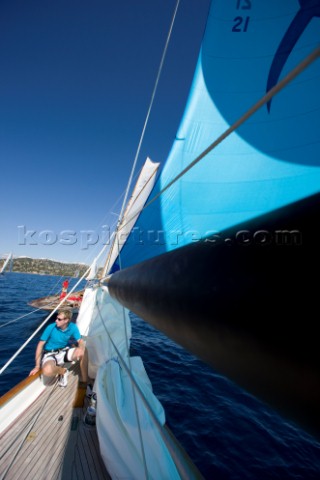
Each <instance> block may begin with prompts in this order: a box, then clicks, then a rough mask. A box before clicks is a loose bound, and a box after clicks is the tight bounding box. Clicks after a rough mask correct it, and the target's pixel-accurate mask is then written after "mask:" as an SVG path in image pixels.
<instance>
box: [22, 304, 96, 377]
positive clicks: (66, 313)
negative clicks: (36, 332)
mask: <svg viewBox="0 0 320 480" xmlns="http://www.w3.org/2000/svg"><path fill="white" fill-rule="evenodd" d="M71 317H72V313H71V311H70V310H59V312H58V315H57V318H56V322H55V323H52V324H51V325H48V326H47V328H46V329H45V330H44V332H43V333H42V335H41V337H40V341H39V343H38V345H37V348H36V357H35V358H36V365H35V367H34V368H33V369H32V370H31V372H30V375H34V374H35V373H37V372H38V371H39V370H40V367H41V366H42V371H43V375H45V376H46V377H55V376H56V375H59V385H60V386H61V387H66V386H67V376H68V373H69V372H68V370H67V369H66V368H65V367H64V366H63V365H64V362H72V361H76V360H80V371H81V377H82V381H83V382H85V383H86V382H87V381H88V356H87V351H86V348H85V343H84V341H83V340H82V339H81V334H80V332H79V329H78V327H77V325H76V324H75V323H72V322H71ZM70 342H74V343H77V344H78V346H77V347H74V348H72V347H70V346H69V343H70ZM41 359H42V360H41Z"/></svg>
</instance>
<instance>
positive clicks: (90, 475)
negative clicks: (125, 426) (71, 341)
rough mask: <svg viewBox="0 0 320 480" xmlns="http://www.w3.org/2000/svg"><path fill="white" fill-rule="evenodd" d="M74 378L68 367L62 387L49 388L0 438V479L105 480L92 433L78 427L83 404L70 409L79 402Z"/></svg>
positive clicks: (74, 371)
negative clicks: (64, 386)
mask: <svg viewBox="0 0 320 480" xmlns="http://www.w3.org/2000/svg"><path fill="white" fill-rule="evenodd" d="M78 378H79V377H78V367H77V365H72V366H71V368H70V374H69V377H68V386H67V387H66V388H61V387H59V385H58V384H57V382H55V383H54V384H53V385H49V386H48V387H47V388H46V389H45V391H44V393H43V394H42V395H41V396H40V397H39V398H38V399H37V400H36V401H35V402H34V403H33V404H32V405H31V406H30V407H29V408H28V409H27V410H26V411H25V412H24V413H23V414H22V415H21V416H20V417H19V418H18V419H17V420H16V421H15V422H14V423H13V424H11V425H10V427H9V428H8V429H7V430H6V431H5V432H4V433H3V434H2V435H1V437H0V479H1V480H4V479H6V480H17V479H19V480H29V479H30V480H44V479H48V480H80V479H83V480H84V479H86V480H90V479H92V480H96V479H97V480H100V479H101V480H102V479H110V476H109V474H108V472H107V470H106V468H105V466H104V464H103V461H102V459H101V456H100V453H99V443H98V438H97V434H96V429H95V427H88V426H86V425H85V424H84V423H83V414H84V412H85V410H86V401H85V402H84V403H85V405H84V406H80V407H79V406H78V407H76V408H74V405H77V404H82V398H83V397H81V395H80V396H79V390H78ZM83 393H84V392H83ZM79 399H80V401H79Z"/></svg>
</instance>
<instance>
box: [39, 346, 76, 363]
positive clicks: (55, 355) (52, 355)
mask: <svg viewBox="0 0 320 480" xmlns="http://www.w3.org/2000/svg"><path fill="white" fill-rule="evenodd" d="M74 351H75V348H63V349H62V350H55V351H54V352H47V353H45V354H44V355H43V357H42V362H41V365H44V364H45V363H46V362H49V361H51V362H52V361H54V362H55V363H56V365H59V366H60V365H63V364H64V363H65V362H72V356H73V353H74Z"/></svg>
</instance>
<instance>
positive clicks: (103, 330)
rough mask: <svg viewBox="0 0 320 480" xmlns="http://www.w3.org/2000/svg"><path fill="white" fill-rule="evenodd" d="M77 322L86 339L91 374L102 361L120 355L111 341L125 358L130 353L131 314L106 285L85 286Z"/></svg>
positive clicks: (94, 374)
mask: <svg viewBox="0 0 320 480" xmlns="http://www.w3.org/2000/svg"><path fill="white" fill-rule="evenodd" d="M77 325H78V327H79V330H80V333H81V335H82V336H83V338H84V339H85V341H86V347H87V350H88V354H89V376H90V377H93V378H94V377H95V376H96V372H97V369H98V367H99V366H100V365H102V364H103V363H105V362H106V361H108V360H109V359H111V358H113V357H114V356H117V353H116V351H115V348H114V346H113V344H112V342H113V343H114V344H115V345H116V347H117V349H118V350H119V352H120V353H121V355H122V356H123V357H124V358H127V357H128V345H127V339H128V341H130V338H131V323H130V319H129V314H128V311H127V310H126V309H124V308H123V307H122V306H121V305H120V304H119V303H118V302H117V301H116V300H113V299H112V298H111V297H110V295H109V293H108V288H107V287H97V288H87V289H86V290H85V292H84V296H83V300H82V304H81V308H80V311H79V315H78V318H77ZM110 337H111V338H112V342H111V340H110Z"/></svg>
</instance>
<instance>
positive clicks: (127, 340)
mask: <svg viewBox="0 0 320 480" xmlns="http://www.w3.org/2000/svg"><path fill="white" fill-rule="evenodd" d="M116 239H117V247H118V257H119V267H120V270H122V265H121V256H120V248H119V239H118V236H116ZM121 306H122V318H123V325H124V333H125V339H126V347H127V352H128V360H129V368H130V372H131V373H132V362H131V357H130V350H129V349H130V345H129V339H128V331H127V322H126V313H125V308H124V306H123V305H121ZM98 309H99V306H98ZM131 389H132V396H133V400H134V410H135V414H136V419H137V422H138V432H139V440H140V446H141V452H142V460H143V468H144V474H145V477H146V480H148V478H149V472H148V467H147V459H146V454H145V449H144V443H143V436H142V431H141V422H140V416H139V411H138V404H137V395H136V390H135V388H134V386H133V384H132V382H131Z"/></svg>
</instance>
